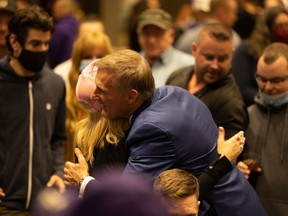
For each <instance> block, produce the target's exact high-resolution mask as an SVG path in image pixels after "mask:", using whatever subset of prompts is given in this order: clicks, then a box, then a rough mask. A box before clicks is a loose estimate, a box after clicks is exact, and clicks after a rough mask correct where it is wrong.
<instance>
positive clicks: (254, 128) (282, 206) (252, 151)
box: [237, 43, 288, 216]
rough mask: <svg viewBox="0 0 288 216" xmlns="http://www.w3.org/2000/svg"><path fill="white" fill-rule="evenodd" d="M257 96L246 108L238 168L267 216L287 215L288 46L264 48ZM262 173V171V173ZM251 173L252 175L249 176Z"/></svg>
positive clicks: (259, 61) (259, 63)
mask: <svg viewBox="0 0 288 216" xmlns="http://www.w3.org/2000/svg"><path fill="white" fill-rule="evenodd" d="M255 78H256V81H257V84H258V89H259V90H258V94H257V95H256V96H255V103H254V104H253V105H251V106H249V107H248V113H249V118H250V123H249V127H248V129H247V131H246V135H247V140H248V141H249V143H248V144H249V145H247V148H245V151H244V156H245V158H244V159H248V160H249V161H250V162H253V163H248V161H247V160H246V162H245V163H243V162H239V163H238V165H237V166H238V168H239V169H240V170H241V171H242V172H243V173H244V175H245V176H246V178H249V181H251V182H252V183H253V185H254V187H255V190H256V192H257V194H258V195H259V197H260V200H261V201H262V203H263V206H264V207H265V208H266V210H267V212H268V214H269V215H277V216H284V215H288V197H287V193H288V188H287V186H286V185H287V179H288V174H287V172H286V171H285V170H287V168H288V163H287V158H286V157H287V155H288V148H287V146H288V136H287V121H288V112H287V110H288V46H287V44H284V43H272V44H270V45H268V46H267V47H266V48H265V50H264V51H263V54H262V55H261V56H260V58H259V60H258V65H257V72H256V77H255ZM244 161H245V160H244ZM262 171H263V172H262ZM251 172H252V173H251Z"/></svg>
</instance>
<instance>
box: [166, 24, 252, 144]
mask: <svg viewBox="0 0 288 216" xmlns="http://www.w3.org/2000/svg"><path fill="white" fill-rule="evenodd" d="M232 38H233V36H232V31H231V29H230V28H227V27H225V26H223V25H222V24H207V25H205V26H204V27H203V29H202V30H201V31H200V33H199V36H198V40H197V41H196V42H195V43H193V44H192V54H193V55H194V57H195V65H193V66H188V67H184V68H181V69H179V70H177V71H175V72H174V73H173V74H171V75H170V77H169V78H168V81H167V83H166V84H167V85H175V86H179V87H182V88H184V89H187V90H188V91H189V92H190V93H191V94H194V95H195V96H196V97H198V98H199V99H200V100H201V101H202V102H204V103H205V104H206V105H207V107H208V108H209V110H210V112H211V114H212V116H213V119H214V121H215V123H216V125H217V126H222V127H224V128H225V131H226V138H229V137H231V136H233V134H235V133H236V132H237V131H240V130H244V131H245V130H246V129H247V126H248V114H247V110H246V107H245V104H244V102H243V99H242V97H241V94H240V91H239V88H238V86H237V84H236V82H235V80H234V77H233V75H232V73H231V70H230V69H231V58H232V54H233V39H232Z"/></svg>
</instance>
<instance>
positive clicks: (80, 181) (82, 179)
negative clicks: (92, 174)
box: [78, 175, 89, 185]
mask: <svg viewBox="0 0 288 216" xmlns="http://www.w3.org/2000/svg"><path fill="white" fill-rule="evenodd" d="M88 176H89V175H84V176H83V177H82V178H81V179H80V180H79V182H78V184H79V185H81V184H82V183H83V181H84V180H85V178H86V177H88Z"/></svg>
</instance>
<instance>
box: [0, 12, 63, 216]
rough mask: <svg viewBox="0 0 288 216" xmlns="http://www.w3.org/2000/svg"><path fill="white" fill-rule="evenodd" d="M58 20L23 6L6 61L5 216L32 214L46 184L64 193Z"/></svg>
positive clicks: (1, 70)
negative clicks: (51, 63)
mask: <svg viewBox="0 0 288 216" xmlns="http://www.w3.org/2000/svg"><path fill="white" fill-rule="evenodd" d="M53 26H54V25H53V21H52V18H51V17H50V16H49V15H48V14H47V13H46V12H45V11H44V10H42V9H41V8H39V7H36V6H35V7H31V8H27V9H22V10H17V11H16V13H15V15H14V16H13V17H12V18H11V20H10V21H9V24H8V30H9V33H8V36H7V37H6V39H7V41H6V42H7V47H8V49H9V51H10V54H9V55H8V56H5V57H3V58H2V59H1V61H0V92H1V96H0V103H1V108H0V119H1V124H0V152H1V153H0V170H1V174H0V179H1V180H0V201H1V202H0V215H1V216H6V215H11V214H12V215H21V216H22V215H25V216H26V215H30V213H29V210H30V204H31V202H33V199H34V198H35V197H36V196H37V194H38V193H39V192H40V190H42V189H43V188H44V187H46V186H48V187H56V188H58V189H59V191H60V192H64V190H65V185H64V182H63V167H64V140H65V138H66V133H65V84H64V81H63V79H62V78H61V77H59V76H58V75H56V74H55V73H53V71H51V70H50V69H48V68H47V67H44V64H45V62H46V55H47V50H48V48H49V41H50V37H51V31H52V30H53Z"/></svg>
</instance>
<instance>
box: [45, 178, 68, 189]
mask: <svg viewBox="0 0 288 216" xmlns="http://www.w3.org/2000/svg"><path fill="white" fill-rule="evenodd" d="M47 187H57V189H58V191H59V192H60V193H64V192H65V190H66V186H65V184H64V181H63V179H62V178H60V177H59V176H57V175H53V176H51V178H50V180H49V181H48V183H47Z"/></svg>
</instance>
